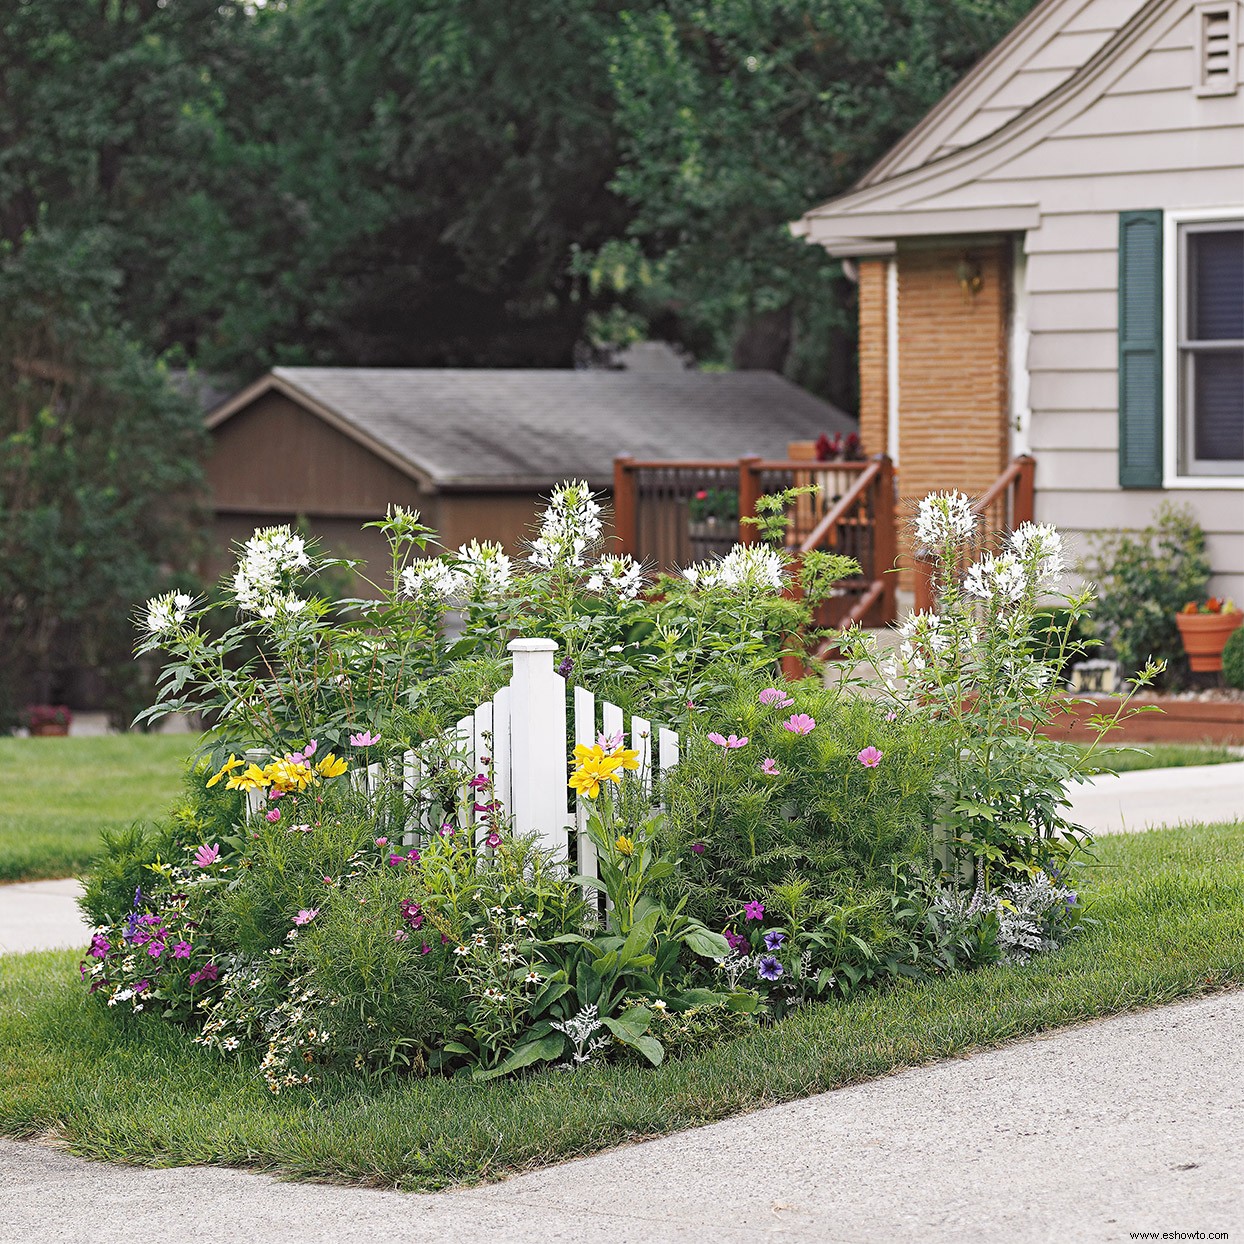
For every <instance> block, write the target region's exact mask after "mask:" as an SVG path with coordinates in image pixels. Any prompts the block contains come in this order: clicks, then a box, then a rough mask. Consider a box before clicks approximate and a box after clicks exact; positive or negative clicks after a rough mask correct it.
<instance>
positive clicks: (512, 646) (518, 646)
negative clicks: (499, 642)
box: [506, 639, 557, 652]
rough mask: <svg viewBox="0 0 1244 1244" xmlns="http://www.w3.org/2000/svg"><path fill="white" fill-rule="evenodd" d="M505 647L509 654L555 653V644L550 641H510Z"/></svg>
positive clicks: (553, 641)
mask: <svg viewBox="0 0 1244 1244" xmlns="http://www.w3.org/2000/svg"><path fill="white" fill-rule="evenodd" d="M506 647H507V648H508V649H509V650H510V651H511V652H556V651H557V642H556V641H555V640H552V639H511V640H510V642H509V643H508V644H506Z"/></svg>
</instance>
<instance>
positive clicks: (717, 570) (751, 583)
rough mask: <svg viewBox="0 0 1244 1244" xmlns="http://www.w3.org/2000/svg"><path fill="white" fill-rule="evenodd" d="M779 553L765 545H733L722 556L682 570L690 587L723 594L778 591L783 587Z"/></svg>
mask: <svg viewBox="0 0 1244 1244" xmlns="http://www.w3.org/2000/svg"><path fill="white" fill-rule="evenodd" d="M785 564H786V563H785V560H784V559H783V557H782V554H781V553H779V552H778V551H777V549H775V548H770V547H769V545H767V544H736V545H735V546H734V548H732V549H731V550H730V552H729V553H727V554H726V555H725V557H722V558H719V559H718V560H717V561H712V562H697V563H696V564H695V565H694V566H688V567H687V569H686V570H684V571H683V572H682V573H683V578H685V579H686V580H687V582H688V583H690V584H691V585H692V586H693V587H698V588H706V589H711V588H722V589H724V590H725V591H727V592H734V593H737V594H743V593H746V592H778V591H781V589H782V588H783V587H784V586H785V584H786V578H785V575H784V574H783V570H784V568H785Z"/></svg>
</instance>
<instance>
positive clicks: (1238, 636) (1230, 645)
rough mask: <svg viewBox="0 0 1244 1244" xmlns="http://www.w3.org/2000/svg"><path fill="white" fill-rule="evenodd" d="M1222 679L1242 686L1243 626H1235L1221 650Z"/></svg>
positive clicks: (1243, 681)
mask: <svg viewBox="0 0 1244 1244" xmlns="http://www.w3.org/2000/svg"><path fill="white" fill-rule="evenodd" d="M1222 681H1223V682H1225V683H1226V684H1227V686H1228V687H1240V688H1244V626H1237V627H1236V628H1235V630H1234V631H1232V632H1231V634H1230V636H1228V638H1227V642H1226V644H1225V645H1224V647H1223V650H1222Z"/></svg>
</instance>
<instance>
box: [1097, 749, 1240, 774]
mask: <svg viewBox="0 0 1244 1244" xmlns="http://www.w3.org/2000/svg"><path fill="white" fill-rule="evenodd" d="M1137 746H1138V747H1141V748H1143V749H1144V750H1143V751H1124V750H1122V749H1119V748H1115V747H1100V748H1098V749H1097V751H1098V754H1099V755H1101V756H1102V757H1103V759H1104V761H1105V763H1108V764H1109V766H1110V768H1112V769H1114V770H1115V771H1116V772H1117V773H1131V772H1134V771H1135V770H1137V769H1182V768H1185V767H1186V766H1188V765H1222V764H1230V763H1232V762H1233V761H1239V760H1244V755H1242V754H1241V753H1240V752H1239V751H1238V750H1236V751H1232V750H1231V748H1229V747H1221V746H1218V745H1217V744H1214V743H1141V744H1137Z"/></svg>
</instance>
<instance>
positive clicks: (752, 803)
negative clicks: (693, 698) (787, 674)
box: [662, 679, 946, 928]
mask: <svg viewBox="0 0 1244 1244" xmlns="http://www.w3.org/2000/svg"><path fill="white" fill-rule="evenodd" d="M764 687H765V684H764V683H762V682H757V681H756V680H754V679H740V680H739V681H738V684H737V685H736V687H735V688H734V690H733V693H732V695H731V696H730V697H729V698H727V699H725V700H723V701H722V702H720V703H719V704H718V705H716V706H715V707H714V708H713V709H712V710H710V711H708V712H705V713H702V714H697V715H696V717H695V719H694V722H693V726H692V729H691V730H690V731H689V733H688V736H687V737H686V738H685V739H684V741H683V745H682V747H683V750H682V755H681V757H680V762H679V765H678V767H677V768H676V769H675V770H673V772H672V773H671V774H670V775H669V776H668V778H667V779H666V780H665V783H664V785H663V788H662V798H663V801H664V803H665V807H666V812H667V820H666V824H665V826H664V828H663V830H662V838H663V841H664V845H665V849H666V851H667V852H668V853H669V855H670V856H671V857H673V858H676V859H678V860H679V861H680V867H681V876H680V881H679V885H680V887H684V888H685V892H686V894H687V896H688V910H689V911H691V912H693V913H694V914H695V915H697V916H699V917H700V918H701V919H703V920H705V921H707V922H708V923H710V924H711V925H712V926H713V927H716V928H721V927H724V926H726V925H734V927H738V922H740V921H741V920H742V912H743V905H744V904H745V903H747V902H750V901H753V900H761V899H763V900H764V901H765V903H766V905H767V906H772V905H773V902H774V896H775V893H776V892H777V888H778V887H780V886H781V885H782V884H783V883H784V882H786V881H787V880H788V878H799V879H800V880H801V881H802V882H804V883H805V884H806V885H807V886H808V887H809V888H810V896H809V898H808V900H806V908H805V909H804V910H797V911H796V912H795V913H793V914H795V915H796V917H797V919H798V920H800V921H802V920H803V919H805V918H807V919H814V918H818V917H820V916H822V915H824V914H825V913H826V912H828V911H830V910H836V909H837V908H839V907H842V906H850V905H852V904H854V903H856V902H862V903H863V904H864V905H865V906H867V905H868V904H869V903H871V902H873V900H874V898H875V896H876V894H877V893H878V892H886V891H888V890H889V889H890V886H891V871H890V870H891V864H892V862H893V861H896V860H910V861H919V860H921V859H923V858H925V857H926V855H927V853H928V850H929V841H928V833H927V827H928V826H929V825H930V824H931V823H932V822H933V820H934V819H935V813H936V808H937V795H936V792H935V789H934V781H935V774H936V771H937V766H938V763H939V759H940V758H941V756H942V753H943V750H944V748H945V745H946V744H945V739H944V737H943V733H944V732H942V731H940V730H939V729H938V727H937V726H936V724H930V723H927V722H923V721H921V720H918V719H915V718H908V717H907V716H899V717H896V718H895V719H894V720H893V721H887V720H886V715H887V709H886V707H885V706H883V705H882V704H881V703H880V702H870V701H868V700H864V699H855V698H848V697H844V696H842V695H841V694H840V693H839V692H838V691H837V690H829V689H826V688H824V687H822V686H820V685H819V684H818V683H817V682H816V681H815V680H812V679H809V680H807V681H805V682H802V683H798V684H783V685H782V686H781V687H780V690H779V696H778V698H777V699H775V701H774V702H773V703H771V704H766V703H763V702H761V700H760V699H759V698H758V692H760V691H761V690H762V689H763V688H764ZM783 700H789V701H790V702H789V703H783ZM796 714H803V715H806V716H808V717H810V718H811V719H812V720H813V721H814V722H815V726H814V727H813V728H812V729H811V730H810V732H809V733H806V734H796V733H793V732H792V731H791V730H789V729H787V728H786V726H785V725H784V724H783V723H784V722H787V721H791V720H792V719H793V717H794V715H796ZM710 732H711V733H715V734H717V735H718V736H724V735H736V736H737V737H739V738H746V739H748V743H747V744H746V746H743V747H737V748H730V747H722V746H720V745H719V744H717V743H715V742H713V741H712V740H710V738H709V737H708V735H709V733H710ZM868 747H876V748H878V749H879V750H880V751H881V753H882V760H881V763H880V764H879V765H877V766H876V767H875V768H868V767H865V765H863V764H862V763H861V762H860V760H859V759H858V757H859V753H860V752H862V751H864V749H865V748H868ZM765 760H771V761H772V762H774V764H773V765H772V766H770V767H772V768H775V769H776V772H775V773H773V774H769V773H766V772H765V771H764V767H763V762H764V761H765ZM700 848H702V849H700ZM870 896H872V897H870Z"/></svg>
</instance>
